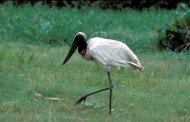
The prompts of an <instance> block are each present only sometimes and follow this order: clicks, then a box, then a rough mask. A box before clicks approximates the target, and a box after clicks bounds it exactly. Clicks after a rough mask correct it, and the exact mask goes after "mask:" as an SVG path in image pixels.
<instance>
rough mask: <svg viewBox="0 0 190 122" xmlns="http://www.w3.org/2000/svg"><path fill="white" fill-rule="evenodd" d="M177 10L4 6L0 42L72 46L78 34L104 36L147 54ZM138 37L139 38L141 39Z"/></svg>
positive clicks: (1, 10)
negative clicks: (161, 28)
mask: <svg viewBox="0 0 190 122" xmlns="http://www.w3.org/2000/svg"><path fill="white" fill-rule="evenodd" d="M175 15H176V13H175V11H174V10H170V11H167V13H166V11H162V10H154V9H152V10H145V11H142V12H139V11H134V10H130V9H129V10H123V11H113V10H105V11H103V10H101V9H97V8H85V7H84V8H82V9H81V10H78V9H75V8H74V9H71V8H62V9H58V8H56V7H51V8H49V7H48V6H46V5H43V6H42V5H41V4H35V6H33V7H32V6H31V5H30V4H26V5H23V6H22V7H18V8H16V7H14V6H13V5H12V4H11V3H9V2H8V3H6V4H4V5H0V19H1V21H0V41H20V42H24V43H38V44H52V43H56V44H58V45H65V44H70V43H71V42H72V40H73V37H74V35H75V34H76V33H77V32H78V31H83V32H85V33H86V34H87V37H88V38H90V37H94V36H100V37H105V38H112V39H116V40H119V41H122V42H125V43H127V44H128V45H129V46H130V47H131V48H134V49H138V50H147V49H149V48H152V47H154V46H152V45H156V36H157V33H156V31H157V29H158V28H160V27H161V26H162V25H163V24H164V23H168V22H170V21H172V20H173V19H175V18H176V16H175ZM137 35H138V36H137Z"/></svg>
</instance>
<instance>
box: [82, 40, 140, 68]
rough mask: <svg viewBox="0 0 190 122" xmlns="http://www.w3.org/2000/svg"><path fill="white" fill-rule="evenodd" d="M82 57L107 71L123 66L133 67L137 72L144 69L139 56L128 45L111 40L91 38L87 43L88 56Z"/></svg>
mask: <svg viewBox="0 0 190 122" xmlns="http://www.w3.org/2000/svg"><path fill="white" fill-rule="evenodd" d="M82 57H84V58H85V59H87V60H91V59H93V60H94V61H95V62H97V63H100V64H102V65H103V66H104V67H105V68H106V69H110V67H121V66H122V67H133V68H135V69H137V70H141V69H143V67H142V66H141V64H140V62H139V60H138V58H137V56H136V55H135V54H134V53H133V52H132V51H131V50H130V49H129V47H128V46H127V45H126V44H124V43H122V42H119V41H116V40H111V39H104V38H100V37H95V38H91V39H90V40H89V41H88V42H87V50H86V54H85V55H84V56H82Z"/></svg>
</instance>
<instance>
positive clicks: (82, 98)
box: [75, 95, 88, 105]
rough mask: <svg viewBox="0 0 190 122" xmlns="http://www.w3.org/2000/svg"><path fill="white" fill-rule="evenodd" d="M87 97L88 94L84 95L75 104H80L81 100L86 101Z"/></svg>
mask: <svg viewBox="0 0 190 122" xmlns="http://www.w3.org/2000/svg"><path fill="white" fill-rule="evenodd" d="M87 97H88V96H87V95H84V96H82V97H81V98H80V99H79V100H78V101H77V102H76V103H75V105H79V104H80V103H81V102H85V101H86V98H87Z"/></svg>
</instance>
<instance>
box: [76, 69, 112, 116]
mask: <svg viewBox="0 0 190 122" xmlns="http://www.w3.org/2000/svg"><path fill="white" fill-rule="evenodd" d="M107 74H108V80H109V85H110V86H109V87H108V88H104V89H101V90H98V91H95V92H92V93H89V94H86V95H84V96H82V97H81V98H80V99H79V100H78V101H77V102H76V103H75V105H78V104H80V103H81V102H82V101H84V102H85V100H86V98H87V97H88V96H91V95H93V94H96V93H99V92H102V91H106V90H110V96H109V114H111V103H112V102H111V101H112V88H113V85H112V81H111V76H110V73H109V72H107Z"/></svg>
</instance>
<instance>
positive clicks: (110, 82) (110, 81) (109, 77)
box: [107, 72, 113, 115]
mask: <svg viewBox="0 0 190 122" xmlns="http://www.w3.org/2000/svg"><path fill="white" fill-rule="evenodd" d="M107 74H108V80H109V85H110V87H109V90H110V96H109V114H110V115H111V103H112V102H111V101H112V88H113V86H112V80H111V76H110V73H109V72H107Z"/></svg>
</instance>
